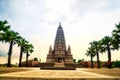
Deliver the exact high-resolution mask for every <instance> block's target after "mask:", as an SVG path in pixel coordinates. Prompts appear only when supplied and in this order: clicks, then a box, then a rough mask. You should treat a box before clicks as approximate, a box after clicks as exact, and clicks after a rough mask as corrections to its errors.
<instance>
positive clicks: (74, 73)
mask: <svg viewBox="0 0 120 80" xmlns="http://www.w3.org/2000/svg"><path fill="white" fill-rule="evenodd" d="M84 70H86V69H76V70H39V68H36V69H31V70H30V71H21V72H13V73H5V74H0V80H120V76H119V77H116V76H112V75H106V74H98V73H92V72H88V71H84ZM87 70H88V69H87ZM101 71H103V70H102V69H101ZM108 73H109V72H108ZM116 74H117V73H116Z"/></svg>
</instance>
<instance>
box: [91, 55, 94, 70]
mask: <svg viewBox="0 0 120 80" xmlns="http://www.w3.org/2000/svg"><path fill="white" fill-rule="evenodd" d="M91 68H94V64H93V56H92V54H91Z"/></svg>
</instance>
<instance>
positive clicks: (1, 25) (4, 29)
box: [0, 20, 10, 41]
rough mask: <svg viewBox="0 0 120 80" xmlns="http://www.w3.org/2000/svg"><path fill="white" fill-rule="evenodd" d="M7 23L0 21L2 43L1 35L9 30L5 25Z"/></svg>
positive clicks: (1, 36)
mask: <svg viewBox="0 0 120 80" xmlns="http://www.w3.org/2000/svg"><path fill="white" fill-rule="evenodd" d="M7 24H8V22H7V21H6V20H5V21H0V41H4V40H3V34H5V33H6V32H7V31H9V30H10V25H7Z"/></svg>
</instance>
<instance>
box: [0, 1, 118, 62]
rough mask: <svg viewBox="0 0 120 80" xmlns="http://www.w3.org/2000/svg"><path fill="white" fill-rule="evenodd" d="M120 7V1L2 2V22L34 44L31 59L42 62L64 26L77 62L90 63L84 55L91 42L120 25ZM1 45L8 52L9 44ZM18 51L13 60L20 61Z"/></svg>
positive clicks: (67, 41)
mask: <svg viewBox="0 0 120 80" xmlns="http://www.w3.org/2000/svg"><path fill="white" fill-rule="evenodd" d="M119 3H120V0H36V1H34V0H29V1H26V0H0V20H6V19H7V20H8V22H9V24H10V25H11V28H12V29H13V30H15V31H17V32H19V33H20V35H21V36H22V37H24V38H25V39H27V40H28V41H29V42H30V43H32V44H33V46H34V47H35V49H34V53H32V54H31V56H30V59H32V58H34V57H38V58H41V59H42V61H45V59H46V55H47V53H48V49H49V46H50V45H52V46H53V45H54V39H55V36H56V30H57V27H58V25H59V22H61V23H62V27H63V29H64V33H65V39H66V44H67V45H71V49H72V53H73V56H74V58H77V59H82V58H85V59H86V60H87V59H88V58H86V56H85V55H84V53H85V52H86V49H87V48H88V46H89V42H91V41H93V40H100V39H101V38H102V37H104V36H105V35H111V31H112V30H113V29H114V28H115V24H116V23H118V22H119V21H120V16H119V14H120V5H119ZM0 45H2V49H1V48H0V49H1V50H4V51H6V52H7V51H8V48H9V44H4V43H0ZM19 51H20V49H19V47H17V45H15V46H14V48H13V57H14V58H16V57H17V58H19ZM113 56H114V55H113ZM23 57H24V58H25V54H24V56H23ZM103 57H105V56H104V55H103ZM104 59H106V57H105V58H104ZM114 59H115V58H114Z"/></svg>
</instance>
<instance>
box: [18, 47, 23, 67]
mask: <svg viewBox="0 0 120 80" xmlns="http://www.w3.org/2000/svg"><path fill="white" fill-rule="evenodd" d="M22 55H23V47H20V58H19V67H21V66H22V65H21V63H22Z"/></svg>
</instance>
